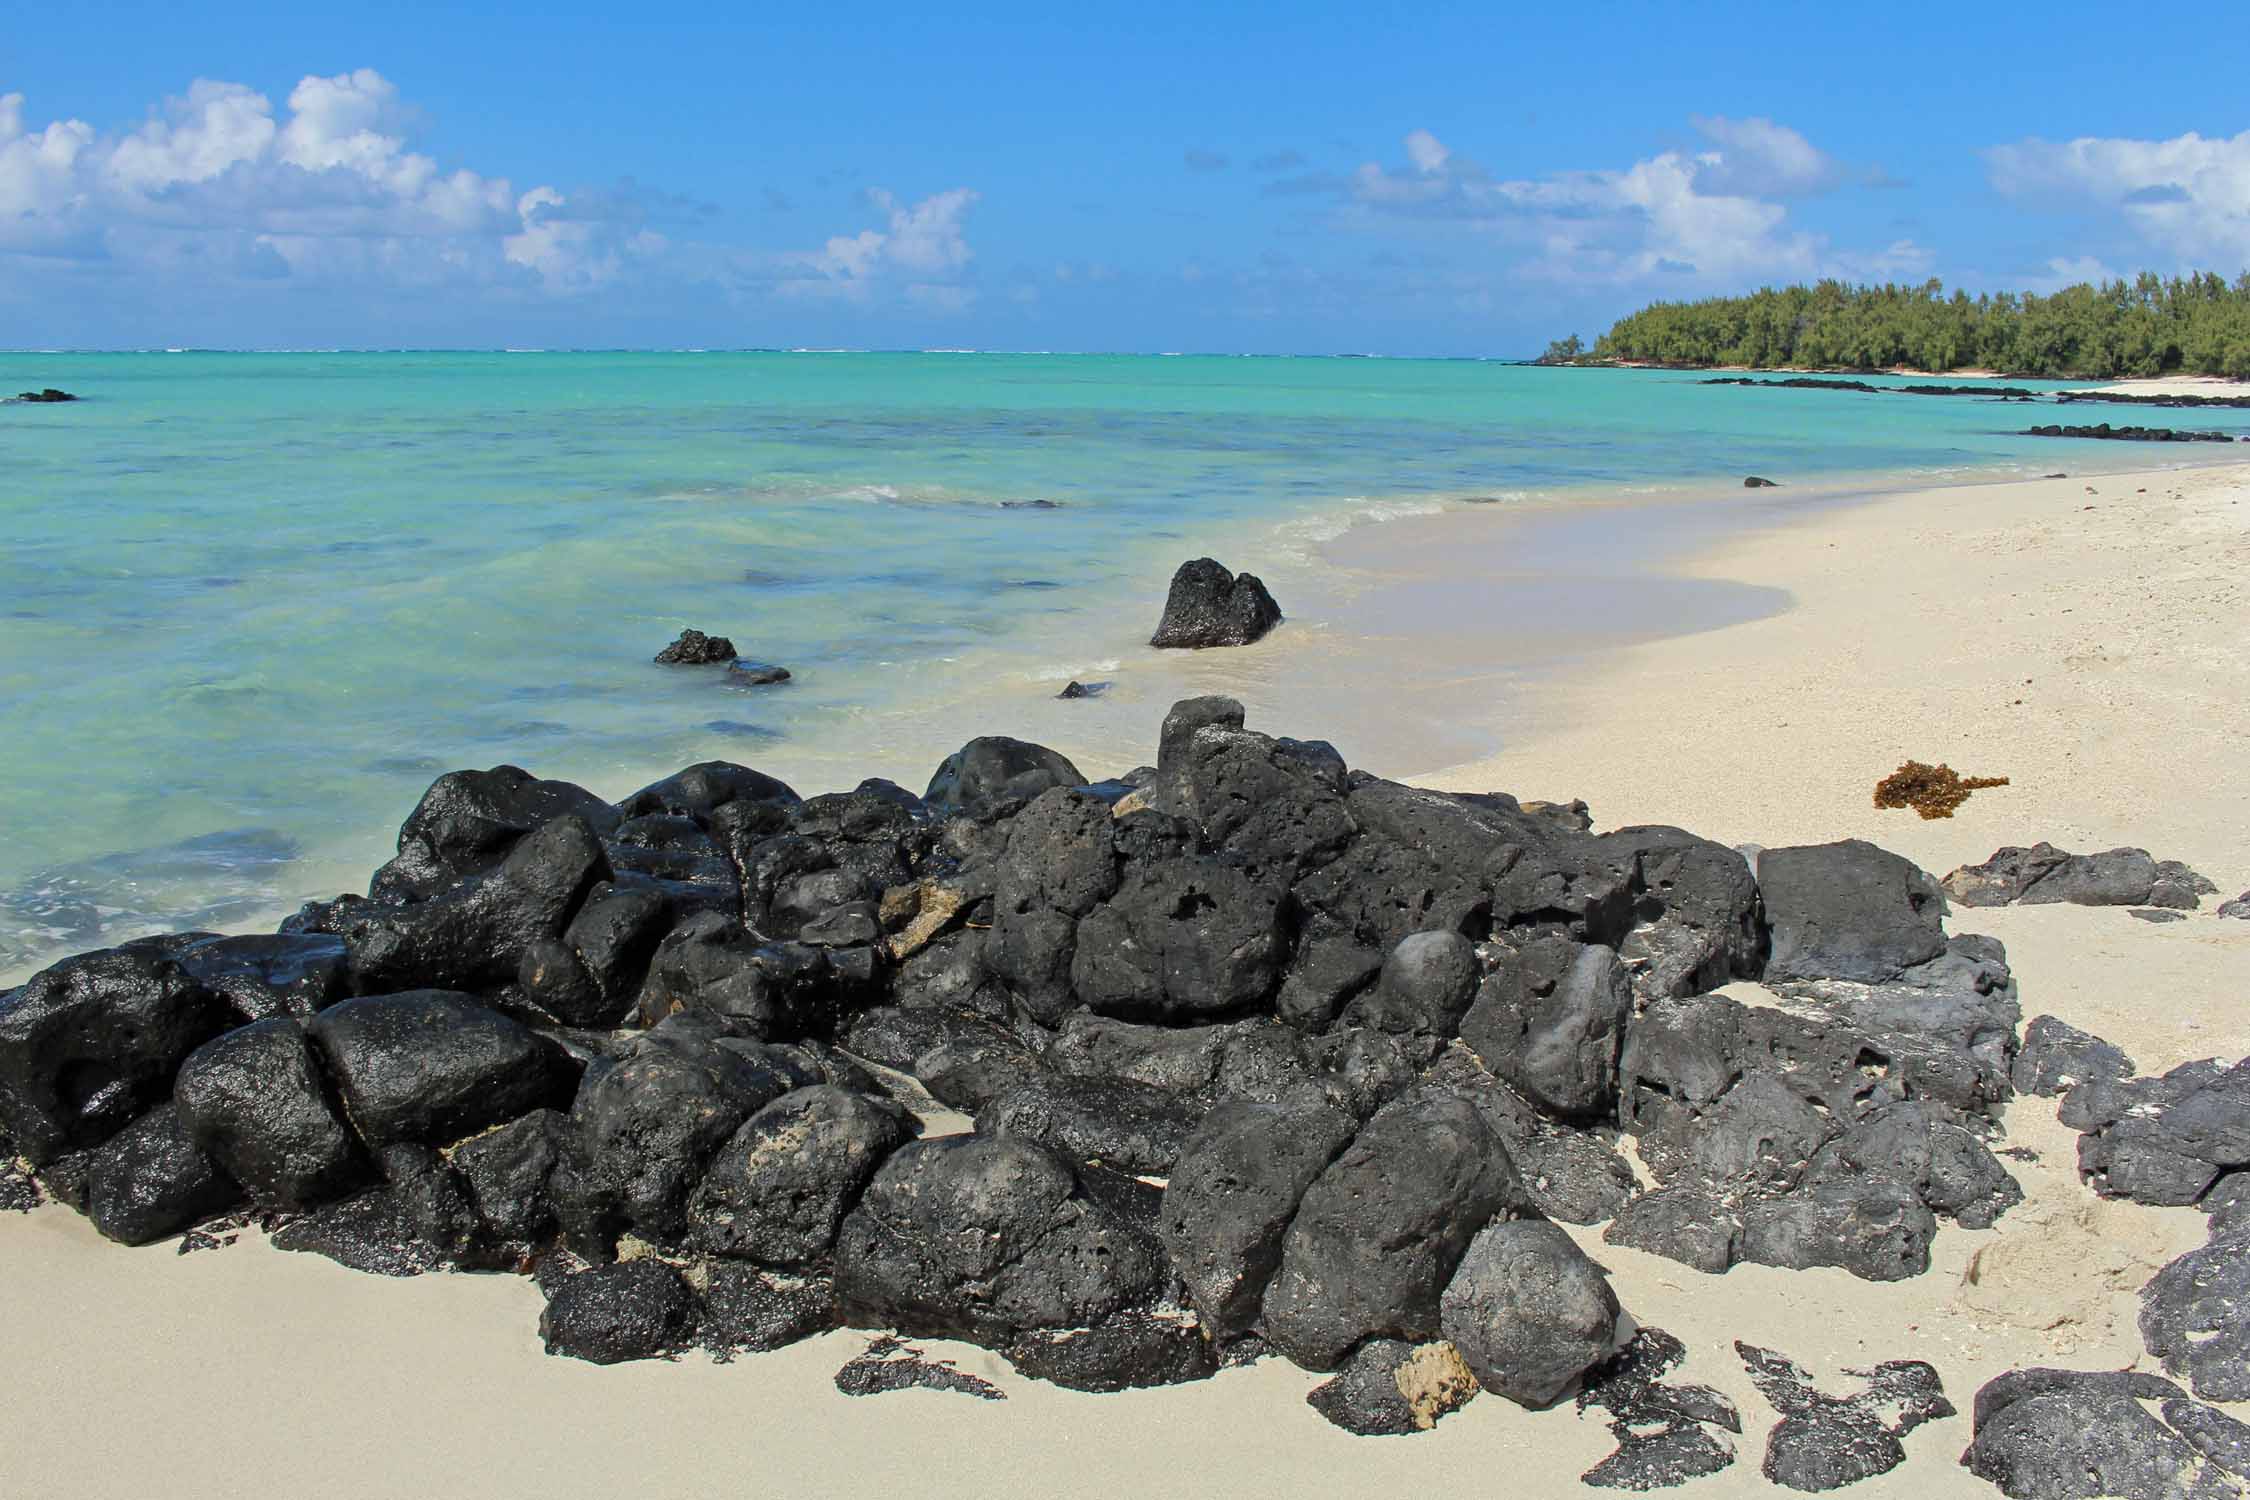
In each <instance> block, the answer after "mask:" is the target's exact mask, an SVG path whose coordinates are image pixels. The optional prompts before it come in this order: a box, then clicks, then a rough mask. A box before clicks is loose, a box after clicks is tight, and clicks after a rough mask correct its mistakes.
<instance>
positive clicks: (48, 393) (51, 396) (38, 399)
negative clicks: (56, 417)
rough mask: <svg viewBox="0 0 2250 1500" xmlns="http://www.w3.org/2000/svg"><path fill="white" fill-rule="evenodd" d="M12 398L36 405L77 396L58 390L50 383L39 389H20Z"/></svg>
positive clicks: (74, 398)
mask: <svg viewBox="0 0 2250 1500" xmlns="http://www.w3.org/2000/svg"><path fill="white" fill-rule="evenodd" d="M13 399H14V400H17V401H29V402H31V403H32V404H33V405H38V404H40V403H43V402H54V401H76V400H77V399H78V398H77V397H76V396H73V395H72V394H71V393H70V392H68V391H58V390H56V389H55V388H54V387H53V386H51V385H50V386H47V387H45V388H43V389H41V390H36V391H20V392H18V393H17V394H16V395H15V397H14V398H13Z"/></svg>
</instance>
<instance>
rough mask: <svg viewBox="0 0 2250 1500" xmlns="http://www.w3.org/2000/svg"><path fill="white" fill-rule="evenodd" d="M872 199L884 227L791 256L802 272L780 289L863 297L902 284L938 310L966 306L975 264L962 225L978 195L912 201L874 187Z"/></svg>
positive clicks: (962, 192) (962, 191)
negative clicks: (965, 279)
mask: <svg viewBox="0 0 2250 1500" xmlns="http://www.w3.org/2000/svg"><path fill="white" fill-rule="evenodd" d="M867 201H868V204H869V205H870V206H871V207H873V208H874V209H875V210H876V211H877V212H879V213H881V214H882V215H883V218H884V227H883V228H881V229H863V230H861V231H860V232H859V233H857V234H849V235H843V234H840V235H836V236H834V237H832V238H831V239H829V241H828V242H827V243H826V244H824V245H822V246H821V247H820V249H818V250H814V251H808V252H805V253H802V254H799V255H794V256H788V257H785V258H784V259H785V261H786V262H788V263H789V264H791V265H793V266H794V267H795V268H797V270H798V272H799V274H797V275H795V276H791V277H787V278H785V279H784V280H783V282H782V284H781V285H782V289H783V290H784V291H787V292H790V293H793V294H796V295H800V296H842V297H846V298H849V299H852V300H864V299H866V298H868V297H869V296H871V295H872V294H873V293H874V292H875V290H876V289H877V288H878V287H888V286H890V285H891V284H893V283H894V282H898V281H903V284H904V285H905V289H906V294H907V296H908V297H910V298H911V299H912V300H913V301H915V302H916V303H918V304H920V305H922V306H923V307H926V308H929V309H931V310H933V311H939V312H958V311H961V310H962V309H964V308H966V307H967V306H968V304H969V302H970V301H971V300H972V299H973V296H974V294H973V293H972V292H970V291H969V290H968V289H967V288H965V287H962V286H960V285H959V283H958V277H959V274H960V273H961V272H962V271H963V270H965V269H966V268H967V267H968V264H969V262H970V261H971V260H972V259H974V254H973V252H972V251H971V250H970V249H969V241H968V236H967V233H966V231H965V226H964V221H965V220H966V219H967V217H968V213H969V210H970V209H972V208H974V207H975V206H976V203H977V194H976V193H975V192H974V191H973V190H972V189H969V188H949V189H947V190H946V191H944V192H942V193H933V194H931V195H930V196H929V197H927V198H924V199H922V200H921V201H920V202H919V203H913V204H906V203H901V202H900V201H899V200H898V199H897V198H896V197H895V196H893V195H892V194H891V193H890V192H888V191H886V190H884V189H881V188H876V189H873V190H871V191H870V192H869V193H868V194H867ZM805 273H811V274H805Z"/></svg>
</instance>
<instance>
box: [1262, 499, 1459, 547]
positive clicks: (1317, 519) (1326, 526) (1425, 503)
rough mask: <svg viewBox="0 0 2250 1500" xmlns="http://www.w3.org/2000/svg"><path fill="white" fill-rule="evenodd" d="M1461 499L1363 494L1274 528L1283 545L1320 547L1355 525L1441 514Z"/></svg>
mask: <svg viewBox="0 0 2250 1500" xmlns="http://www.w3.org/2000/svg"><path fill="white" fill-rule="evenodd" d="M1457 503H1458V502H1456V501H1453V500H1448V499H1445V498H1443V497H1440V496H1427V497H1422V498H1418V499H1411V500H1408V499H1398V500H1369V499H1366V498H1363V497H1361V496H1357V495H1354V496H1351V497H1348V498H1347V499H1346V500H1345V501H1344V502H1343V505H1342V506H1341V507H1339V508H1336V509H1332V510H1323V511H1316V512H1314V513H1313V514H1312V515H1309V516H1300V517H1299V518H1297V519H1296V520H1294V521H1285V522H1283V523H1282V524H1281V525H1279V526H1277V527H1275V528H1274V536H1275V538H1276V539H1277V540H1279V541H1280V542H1282V543H1283V544H1284V545H1295V546H1299V547H1317V546H1320V545H1321V544H1322V543H1324V542H1333V541H1335V540H1336V539H1337V538H1338V537H1340V536H1342V535H1343V534H1344V533H1345V532H1347V531H1350V530H1351V529H1352V528H1353V527H1355V526H1372V525H1380V524H1381V523H1383V522H1385V521H1404V520H1408V519H1410V518H1412V517H1415V516H1435V515H1441V514H1443V513H1444V512H1445V511H1448V510H1450V509H1452V508H1453V506H1454V505H1455V504H1457Z"/></svg>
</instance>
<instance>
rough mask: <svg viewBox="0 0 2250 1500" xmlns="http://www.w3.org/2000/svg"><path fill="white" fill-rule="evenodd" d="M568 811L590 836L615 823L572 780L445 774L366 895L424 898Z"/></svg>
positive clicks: (505, 770)
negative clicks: (584, 823)
mask: <svg viewBox="0 0 2250 1500" xmlns="http://www.w3.org/2000/svg"><path fill="white" fill-rule="evenodd" d="M571 813H575V814H577V815H578V816H579V817H581V818H584V819H585V820H586V821H587V823H588V824H590V825H591V826H592V827H593V828H594V830H595V831H596V832H597V833H605V832H607V831H608V830H610V829H611V828H614V827H615V826H616V824H617V815H616V813H614V812H613V811H611V809H610V807H609V804H608V803H606V802H604V801H602V800H601V798H599V797H597V796H595V795H594V794H593V793H592V792H589V791H587V790H586V789H585V788H584V787H582V786H577V785H574V784H572V783H571V782H567V781H542V780H540V779H539V778H538V777H536V776H533V775H532V774H531V773H530V772H529V771H525V770H523V769H521V768H520V767H517V766H494V767H493V768H492V769H491V770H489V771H448V772H447V773H446V774H445V775H443V776H440V777H439V778H438V779H437V780H436V781H434V782H432V783H431V784H430V789H429V790H428V791H426V792H424V793H423V794H422V800H421V801H420V802H419V803H417V804H416V805H415V808H414V811H413V812H412V813H410V814H408V815H407V819H406V822H405V823H404V824H402V825H400V827H399V831H398V857H397V858H395V859H393V860H392V861H391V862H390V863H389V864H387V865H385V866H383V868H382V869H380V870H378V871H376V873H375V878H374V880H373V881H371V882H370V883H369V886H368V892H369V894H370V895H372V896H374V897H376V898H377V899H379V900H385V901H423V900H427V899H429V898H430V897H432V896H435V895H436V894H438V893H439V892H440V891H443V890H445V889H446V888H447V887H448V886H450V885H452V884H453V883H454V882H455V881H458V880H460V879H461V878H462V877H463V876H465V875H473V874H476V873H478V872H479V871H482V870H489V869H491V868H493V867H494V866H496V865H498V864H499V863H500V861H502V860H503V859H505V858H507V856H508V851H509V850H511V849H513V848H514V847H515V846H516V845H517V843H519V842H520V841H521V840H522V839H523V838H524V836H525V835H527V834H529V833H530V832H531V831H532V830H533V829H536V828H540V827H543V826H545V825H546V824H548V823H550V822H552V821H553V820H554V819H556V818H559V817H563V816H564V815H566V814H571Z"/></svg>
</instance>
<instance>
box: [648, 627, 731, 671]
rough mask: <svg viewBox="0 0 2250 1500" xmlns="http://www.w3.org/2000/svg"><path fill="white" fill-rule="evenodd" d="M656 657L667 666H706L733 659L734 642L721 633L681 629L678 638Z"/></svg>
mask: <svg viewBox="0 0 2250 1500" xmlns="http://www.w3.org/2000/svg"><path fill="white" fill-rule="evenodd" d="M656 659H657V660H658V661H659V662H662V663H663V664H664V665H665V666H668V667H708V666H711V665H713V664H715V663H718V662H723V661H733V660H734V642H732V641H730V640H728V639H727V638H726V637H725V636H723V635H705V634H704V633H703V632H702V631H700V630H683V631H681V632H680V638H679V639H678V640H676V641H674V642H673V643H672V644H671V645H669V646H666V647H665V648H664V649H663V650H662V651H659V652H657V653H656Z"/></svg>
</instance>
